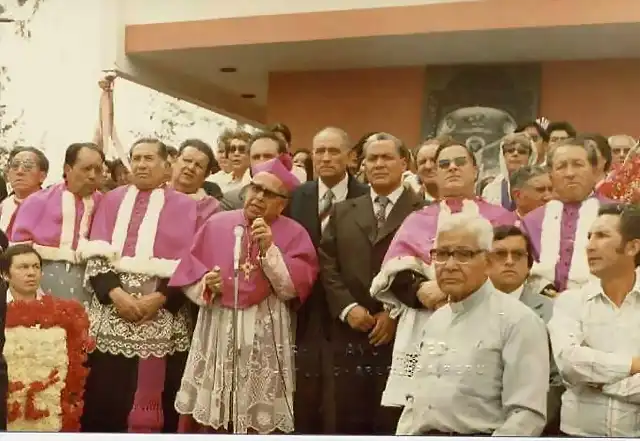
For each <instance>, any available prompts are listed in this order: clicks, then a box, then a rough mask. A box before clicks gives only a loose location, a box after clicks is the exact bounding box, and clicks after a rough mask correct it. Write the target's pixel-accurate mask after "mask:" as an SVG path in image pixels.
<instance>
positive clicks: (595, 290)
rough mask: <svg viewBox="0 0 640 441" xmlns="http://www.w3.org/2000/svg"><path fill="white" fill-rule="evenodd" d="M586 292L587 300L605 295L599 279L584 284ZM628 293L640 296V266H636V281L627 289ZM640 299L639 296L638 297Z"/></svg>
mask: <svg viewBox="0 0 640 441" xmlns="http://www.w3.org/2000/svg"><path fill="white" fill-rule="evenodd" d="M585 289H586V292H587V300H592V299H593V298H595V297H598V296H606V294H605V293H604V289H602V282H601V280H600V279H596V280H593V281H592V282H590V283H588V284H587V285H586V286H585ZM629 294H635V295H636V296H640V267H638V268H636V282H635V283H634V284H633V288H631V291H629ZM638 300H640V297H639V298H638Z"/></svg>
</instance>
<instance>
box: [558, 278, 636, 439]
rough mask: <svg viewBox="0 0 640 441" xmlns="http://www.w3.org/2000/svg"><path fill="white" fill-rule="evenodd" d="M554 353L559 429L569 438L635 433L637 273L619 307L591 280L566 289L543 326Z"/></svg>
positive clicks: (633, 434) (622, 435)
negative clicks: (562, 387)
mask: <svg viewBox="0 0 640 441" xmlns="http://www.w3.org/2000/svg"><path fill="white" fill-rule="evenodd" d="M548 329H549V335H550V337H551V344H552V347H553V355H554V357H555V360H556V364H557V365H558V368H559V370H560V374H561V375H562V378H563V380H564V382H565V383H566V384H567V390H566V392H565V393H564V394H563V395H562V411H561V426H560V427H561V430H562V431H563V432H565V433H567V434H569V435H572V436H584V437H620V438H622V437H625V438H626V437H632V438H638V437H640V374H636V375H633V376H632V375H631V373H630V370H631V360H632V358H633V357H637V356H639V355H640V277H637V276H636V283H635V286H634V287H633V289H632V290H631V292H630V293H629V294H627V296H626V298H625V299H624V302H623V303H622V304H621V305H620V307H618V306H616V305H615V304H614V303H613V302H612V301H611V300H610V299H609V297H607V296H606V295H605V294H604V293H603V290H602V286H601V284H600V281H599V280H598V281H594V282H592V283H589V284H587V285H585V286H583V287H582V288H580V289H577V290H570V291H565V292H564V293H562V295H560V296H558V297H557V298H556V299H555V302H554V308H553V316H552V317H551V320H550V321H549V324H548Z"/></svg>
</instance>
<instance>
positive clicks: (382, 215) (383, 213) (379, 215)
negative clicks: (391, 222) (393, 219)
mask: <svg viewBox="0 0 640 441" xmlns="http://www.w3.org/2000/svg"><path fill="white" fill-rule="evenodd" d="M389 202H391V201H390V200H389V198H388V197H386V196H376V204H378V207H377V209H376V213H375V214H376V222H377V224H378V231H380V229H381V228H382V226H383V225H384V223H385V221H386V220H387V205H389Z"/></svg>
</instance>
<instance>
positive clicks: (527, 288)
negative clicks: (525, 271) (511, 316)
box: [520, 282, 544, 315]
mask: <svg viewBox="0 0 640 441" xmlns="http://www.w3.org/2000/svg"><path fill="white" fill-rule="evenodd" d="M520 300H521V301H522V303H524V304H525V305H527V306H528V307H529V308H531V309H533V310H534V311H535V312H536V313H537V314H538V315H540V314H541V311H542V306H544V302H543V301H542V299H541V298H540V297H538V294H537V293H536V292H534V291H533V290H532V288H531V285H530V284H529V283H526V282H525V285H524V288H523V290H522V297H521V298H520Z"/></svg>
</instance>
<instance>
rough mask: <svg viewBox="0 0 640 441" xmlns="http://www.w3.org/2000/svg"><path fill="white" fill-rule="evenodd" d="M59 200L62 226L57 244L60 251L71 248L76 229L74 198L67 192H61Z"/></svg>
mask: <svg viewBox="0 0 640 441" xmlns="http://www.w3.org/2000/svg"><path fill="white" fill-rule="evenodd" d="M61 199H62V200H61V201H60V204H61V206H62V208H61V211H62V213H61V214H62V225H61V226H60V238H59V240H60V241H59V244H60V248H62V249H70V248H71V247H72V246H73V233H74V230H75V229H76V214H77V213H76V198H75V196H74V195H73V193H71V192H70V191H69V190H63V191H62V195H61Z"/></svg>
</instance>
